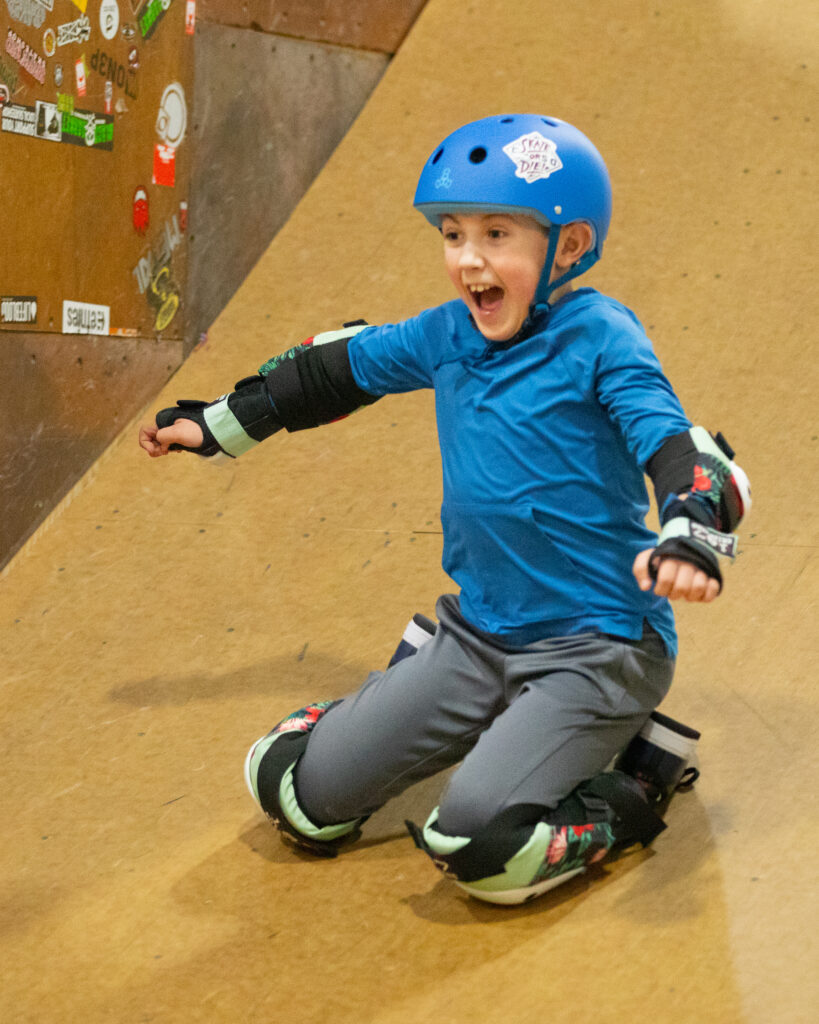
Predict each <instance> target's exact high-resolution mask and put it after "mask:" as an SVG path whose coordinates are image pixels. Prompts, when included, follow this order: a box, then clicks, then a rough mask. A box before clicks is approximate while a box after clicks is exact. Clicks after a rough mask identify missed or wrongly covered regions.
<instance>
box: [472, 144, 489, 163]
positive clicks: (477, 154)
mask: <svg viewBox="0 0 819 1024" xmlns="http://www.w3.org/2000/svg"><path fill="white" fill-rule="evenodd" d="M485 159H486V150H485V149H484V148H483V146H476V147H475V148H474V149H473V150H472V152H471V153H470V154H469V160H470V162H471V163H473V164H482V163H483V162H484V160H485Z"/></svg>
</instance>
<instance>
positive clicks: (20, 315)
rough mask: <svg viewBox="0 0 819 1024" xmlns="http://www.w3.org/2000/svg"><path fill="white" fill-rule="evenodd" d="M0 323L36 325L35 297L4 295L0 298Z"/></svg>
mask: <svg viewBox="0 0 819 1024" xmlns="http://www.w3.org/2000/svg"><path fill="white" fill-rule="evenodd" d="M0 323H2V324H35V323H37V296H36V295H4V296H3V297H2V298H0Z"/></svg>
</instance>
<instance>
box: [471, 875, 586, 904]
mask: <svg viewBox="0 0 819 1024" xmlns="http://www.w3.org/2000/svg"><path fill="white" fill-rule="evenodd" d="M585 870H586V869H585V867H583V868H575V870H574V871H567V872H566V873H565V874H563V875H558V876H557V878H547V879H546V880H545V881H544V882H538V883H537V884H535V885H525V886H523V888H521V889H506V890H502V891H499V892H485V891H484V890H483V889H476V888H475V887H474V886H471V885H467V884H466V883H465V882H455V884H456V885H457V886H458V888H459V889H463V891H464V892H466V893H469V895H470V896H472V897H474V898H475V899H476V900H481V901H482V902H483V903H497V904H500V905H501V906H506V907H511V906H519V905H520V904H521V903H528V902H529V901H530V900H534V899H537V897H538V896H542V895H543V894H544V893H545V892H548V891H549V890H550V889H555V888H556V887H557V886H558V885H562V884H563V883H564V882H568V881H569V879H570V878H574V877H575V875H581V874H582V873H583V872H584V871H585Z"/></svg>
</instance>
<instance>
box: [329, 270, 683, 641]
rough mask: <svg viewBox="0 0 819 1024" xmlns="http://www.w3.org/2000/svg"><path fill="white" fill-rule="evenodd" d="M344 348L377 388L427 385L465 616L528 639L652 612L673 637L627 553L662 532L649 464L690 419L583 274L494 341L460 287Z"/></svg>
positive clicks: (630, 326) (630, 327)
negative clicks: (578, 285) (653, 518)
mask: <svg viewBox="0 0 819 1024" xmlns="http://www.w3.org/2000/svg"><path fill="white" fill-rule="evenodd" d="M348 353H349V356H350V365H351V368H352V372H353V376H354V378H355V380H356V383H357V384H358V386H359V387H360V388H362V389H363V390H364V391H367V392H368V393H370V394H373V395H385V394H390V393H397V392H403V391H412V390H416V389H419V388H428V387H432V388H434V389H435V402H436V415H437V422H438V437H439V442H440V448H441V459H442V465H443V506H442V509H441V520H442V523H443V531H444V550H443V567H444V570H445V571H446V572H447V574H448V575H449V576H450V577H451V578H452V579H453V580H454V581H455V582H456V583H457V584H458V586H459V587H460V590H461V594H460V600H461V611H462V613H463V614H464V616H465V617H466V618H467V620H469V621H470V622H472V623H473V624H474V625H475V626H477V627H478V628H479V629H482V630H484V631H486V632H489V633H494V634H498V635H500V636H501V637H503V638H504V639H505V640H507V641H508V642H510V643H514V644H526V643H530V642H533V641H534V640H538V639H542V638H544V637H555V636H562V635H567V634H572V633H578V632H583V631H586V630H599V631H601V632H604V633H612V634H616V635H620V636H626V637H630V638H633V639H637V638H639V636H640V635H641V634H642V628H643V620H644V619H647V620H648V621H649V622H650V623H651V625H652V626H653V627H654V628H655V629H656V630H657V631H658V632H659V633H660V634H661V636H662V637H663V639H664V641H665V643H666V646H667V647H668V648H669V651H671V652H675V651H676V634H675V630H674V619H673V614H672V612H671V607H670V605H669V603H668V601H667V600H666V599H664V598H658V597H656V596H655V595H654V594H653V592H648V593H645V592H643V591H641V590H640V589H639V587H638V586H637V583H636V581H635V579H634V576H633V575H632V572H631V567H632V563H633V561H634V558H635V556H636V555H637V553H638V552H639V551H641V550H643V549H644V548H648V547H652V546H653V545H654V544H655V543H656V534H654V533H653V532H652V531H650V530H649V529H648V528H647V527H646V526H645V523H644V517H645V514H646V512H647V510H648V495H647V493H646V488H645V481H644V476H643V467H644V465H645V463H646V462H647V460H648V459H649V458H650V457H651V456H652V455H653V454H654V453H655V452H656V451H657V449H658V448H659V447H660V445H661V444H662V442H663V441H664V440H665V439H666V438H668V437H670V436H671V435H673V434H678V433H680V432H682V431H684V430H687V429H688V428H689V427H690V422H689V420H688V419H687V418H686V416H685V414H684V412H683V410H682V407H681V405H680V403H679V401H678V399H677V397H676V395H675V394H674V392H673V390H672V389H671V386H670V384H669V383H668V381H667V379H666V377H665V375H664V374H663V371H662V368H661V366H660V364H659V361H658V360H657V357H656V355H655V354H654V351H653V349H652V346H651V343H650V341H649V340H648V338H647V337H646V334H645V331H644V330H643V328H642V327H641V325H640V323H639V321H638V320H637V318H636V317H635V316H634V314H633V313H632V312H631V311H630V310H628V309H627V308H626V307H625V306H623V305H621V304H620V303H618V302H616V301H615V300H613V299H610V298H607V297H606V296H604V295H601V294H600V293H599V292H597V291H595V290H594V289H591V288H583V289H580V290H578V291H576V292H573V293H571V294H570V295H568V296H566V297H565V298H564V299H563V300H562V301H561V302H559V303H557V304H556V305H555V307H554V308H553V309H552V311H551V313H550V314H549V316H548V318H546V319H545V322H542V323H539V325H538V327H537V328H536V329H535V330H534V332H532V333H530V334H528V336H525V337H524V339H523V340H521V341H518V342H516V343H514V344H503V343H488V342H487V341H486V339H484V338H483V336H482V335H481V334H480V333H479V331H478V330H477V329H476V327H475V326H474V324H473V323H472V321H471V319H470V317H469V313H468V310H467V308H466V306H465V305H464V304H463V303H462V302H461V301H460V300H455V301H453V302H448V303H446V304H444V305H442V306H439V307H437V308H434V309H429V310H426V311H425V312H423V313H421V314H420V315H419V316H417V317H414V318H412V319H410V320H406V321H404V322H402V323H399V324H387V325H383V326H380V327H373V328H368V329H366V330H364V331H362V332H361V333H360V334H359V335H357V336H356V337H355V338H353V339H352V340H351V341H350V343H349V347H348Z"/></svg>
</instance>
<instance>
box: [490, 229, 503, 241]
mask: <svg viewBox="0 0 819 1024" xmlns="http://www.w3.org/2000/svg"><path fill="white" fill-rule="evenodd" d="M487 234H488V235H489V237H490V238H494V239H498V238H505V237H506V232H505V231H504V230H503V228H489V230H488V231H487Z"/></svg>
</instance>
